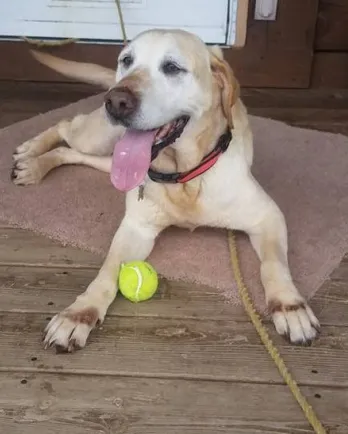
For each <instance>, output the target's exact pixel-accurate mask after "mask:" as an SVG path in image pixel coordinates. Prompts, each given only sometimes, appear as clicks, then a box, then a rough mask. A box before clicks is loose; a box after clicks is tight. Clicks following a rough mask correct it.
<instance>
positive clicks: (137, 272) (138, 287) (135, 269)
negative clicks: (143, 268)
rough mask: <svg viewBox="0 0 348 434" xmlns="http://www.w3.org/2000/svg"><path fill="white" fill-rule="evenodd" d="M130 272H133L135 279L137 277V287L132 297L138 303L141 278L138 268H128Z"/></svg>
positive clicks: (141, 283)
mask: <svg viewBox="0 0 348 434" xmlns="http://www.w3.org/2000/svg"><path fill="white" fill-rule="evenodd" d="M128 268H129V269H131V270H134V271H135V273H136V275H137V277H138V285H137V289H136V290H135V294H134V297H135V298H136V300H137V301H139V293H140V289H141V287H142V285H143V276H142V274H141V272H140V269H139V267H128Z"/></svg>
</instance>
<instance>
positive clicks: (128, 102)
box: [105, 30, 238, 130]
mask: <svg viewBox="0 0 348 434" xmlns="http://www.w3.org/2000/svg"><path fill="white" fill-rule="evenodd" d="M216 92H218V93H219V95H218V99H219V103H220V104H221V106H222V109H223V113H224V114H225V117H226V119H227V121H228V123H229V125H230V126H232V118H231V107H232V105H233V104H234V102H235V100H236V98H237V97H238V84H237V81H236V80H235V78H234V75H233V73H232V70H231V68H230V67H229V65H228V64H227V63H226V62H225V61H224V59H223V56H222V52H221V50H220V49H218V48H216V47H214V48H209V47H207V46H206V45H205V44H204V43H203V42H202V41H201V40H200V39H199V38H198V37H197V36H195V35H193V34H191V33H188V32H184V31H180V30H173V31H162V30H151V31H147V32H144V33H142V34H141V35H139V36H138V37H137V38H135V39H134V40H133V41H132V42H131V43H130V44H129V45H127V46H126V47H125V48H124V49H123V50H122V52H121V54H120V56H119V60H118V67H117V72H116V86H115V87H113V88H112V89H110V90H109V92H108V93H107V94H106V97H105V108H106V110H107V112H108V114H109V116H110V119H111V120H112V121H114V122H117V123H119V122H120V123H122V124H124V125H125V126H126V127H130V128H133V129H136V130H151V129H155V128H156V129H158V128H161V127H163V126H165V125H166V126H167V125H168V124H172V123H173V122H175V121H176V120H177V119H180V118H182V117H189V118H191V119H193V120H194V119H199V118H200V117H201V116H202V114H203V113H204V112H206V111H207V110H209V109H211V107H212V105H213V104H216V100H217V96H216Z"/></svg>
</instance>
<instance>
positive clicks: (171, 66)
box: [161, 61, 185, 75]
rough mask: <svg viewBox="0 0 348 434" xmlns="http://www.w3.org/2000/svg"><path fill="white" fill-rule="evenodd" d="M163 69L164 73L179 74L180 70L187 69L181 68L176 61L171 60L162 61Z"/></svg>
mask: <svg viewBox="0 0 348 434" xmlns="http://www.w3.org/2000/svg"><path fill="white" fill-rule="evenodd" d="M161 69H162V71H163V73H164V74H166V75H177V74H179V73H180V72H184V71H185V69H184V68H181V67H180V66H178V65H177V64H176V63H174V62H171V61H167V62H164V63H162V65H161Z"/></svg>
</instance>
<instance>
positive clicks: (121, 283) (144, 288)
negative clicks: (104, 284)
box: [118, 261, 158, 303]
mask: <svg viewBox="0 0 348 434" xmlns="http://www.w3.org/2000/svg"><path fill="white" fill-rule="evenodd" d="M118 287H119V289H120V291H121V293H122V295H123V296H124V297H125V298H127V299H128V300H130V301H132V302H133V303H138V302H139V301H145V300H148V299H149V298H151V297H152V296H153V295H154V293H155V292H156V291H157V287H158V276H157V273H156V271H155V269H154V268H153V267H152V266H151V265H150V264H149V263H148V262H144V261H133V262H127V263H126V264H122V265H121V269H120V273H119V276H118Z"/></svg>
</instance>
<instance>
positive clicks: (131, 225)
mask: <svg viewBox="0 0 348 434" xmlns="http://www.w3.org/2000/svg"><path fill="white" fill-rule="evenodd" d="M162 229H163V227H161V226H160V225H154V224H149V222H148V221H147V222H146V224H144V222H143V221H140V219H132V218H130V217H127V216H126V217H125V218H124V219H123V221H122V223H121V225H120V227H119V229H118V231H117V232H116V234H115V236H114V239H113V241H112V244H111V247H110V250H109V253H108V255H107V257H106V259H105V261H104V264H103V266H102V267H101V269H100V271H99V273H98V275H97V277H96V278H95V279H94V280H93V282H92V283H91V284H90V285H89V286H88V288H87V290H86V291H85V292H84V293H83V294H81V295H79V296H78V297H77V298H76V300H75V302H74V303H73V304H72V305H70V306H69V307H68V308H66V309H65V310H63V311H62V312H61V313H59V314H58V315H56V316H55V317H53V318H52V320H51V321H50V323H49V324H48V325H47V327H46V329H45V337H44V345H45V348H48V347H50V346H55V347H56V349H57V351H60V352H72V351H74V350H75V349H78V348H82V347H84V346H85V344H86V341H87V338H88V335H89V333H90V332H91V330H92V329H93V328H94V327H95V326H96V325H97V324H98V323H101V322H102V321H103V320H104V317H105V314H106V311H107V309H108V307H109V306H110V304H111V303H112V302H113V300H114V299H115V297H116V294H117V277H118V272H119V268H120V264H121V263H122V262H127V261H130V260H144V259H146V258H147V256H148V255H149V254H150V252H151V250H152V248H153V246H154V242H155V238H156V236H157V235H158V234H159V232H160V231H161V230H162Z"/></svg>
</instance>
